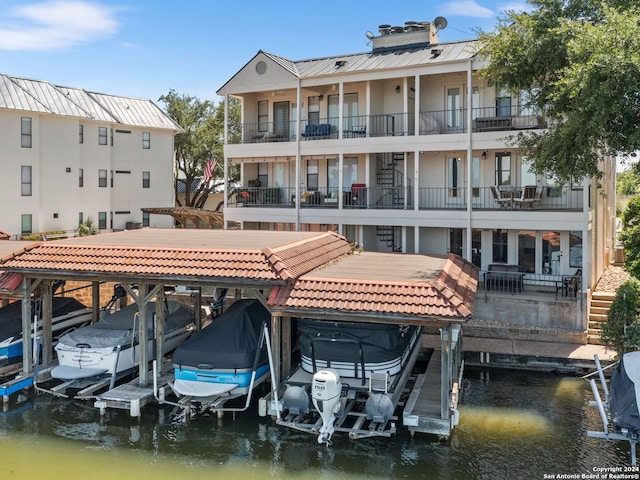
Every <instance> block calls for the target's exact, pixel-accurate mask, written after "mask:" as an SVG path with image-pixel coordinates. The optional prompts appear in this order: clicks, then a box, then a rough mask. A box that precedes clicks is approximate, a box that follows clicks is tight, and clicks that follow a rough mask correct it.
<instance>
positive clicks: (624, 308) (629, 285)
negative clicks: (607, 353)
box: [601, 278, 640, 356]
mask: <svg viewBox="0 0 640 480" xmlns="http://www.w3.org/2000/svg"><path fill="white" fill-rule="evenodd" d="M639 308H640V282H639V281H638V280H636V279H635V278H632V279H630V280H627V281H626V282H625V283H623V284H622V285H621V286H620V288H619V289H618V292H617V294H616V297H615V298H614V300H613V303H612V304H611V308H610V309H609V313H608V314H607V321H606V322H604V323H603V324H602V336H601V339H602V342H603V343H604V344H605V345H608V346H610V347H613V348H614V349H615V351H616V352H617V353H618V356H622V354H623V353H625V352H631V351H636V350H640V322H639V321H638V312H639Z"/></svg>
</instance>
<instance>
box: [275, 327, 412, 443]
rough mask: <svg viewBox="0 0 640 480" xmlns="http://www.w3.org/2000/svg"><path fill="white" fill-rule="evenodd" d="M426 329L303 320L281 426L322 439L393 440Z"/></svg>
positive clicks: (280, 408)
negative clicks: (298, 360)
mask: <svg viewBox="0 0 640 480" xmlns="http://www.w3.org/2000/svg"><path fill="white" fill-rule="evenodd" d="M421 332H422V329H421V328H420V327H415V326H398V325H393V324H382V323H377V324H372V323H351V322H329V321H321V320H309V319H300V320H299V321H298V333H299V342H300V355H301V363H300V367H299V368H298V369H297V370H296V371H294V372H293V374H292V375H291V376H290V377H289V378H287V380H286V381H285V382H284V383H285V385H286V388H285V390H284V395H283V396H282V399H281V400H277V403H278V405H277V406H276V414H277V415H278V419H277V423H278V424H279V425H283V426H287V427H290V428H293V429H296V430H300V431H306V432H309V433H312V434H315V435H318V443H327V444H328V443H330V441H331V436H332V435H333V433H334V431H339V432H345V433H348V434H349V436H350V438H353V439H355V438H364V437H371V436H390V435H391V434H392V433H394V432H395V419H396V416H395V411H396V407H397V406H398V404H399V401H400V397H401V394H402V392H403V391H404V388H405V385H406V384H407V381H408V380H409V377H410V374H411V371H412V369H413V367H414V365H415V363H416V360H417V357H418V355H419V352H420V350H421V342H420V338H421Z"/></svg>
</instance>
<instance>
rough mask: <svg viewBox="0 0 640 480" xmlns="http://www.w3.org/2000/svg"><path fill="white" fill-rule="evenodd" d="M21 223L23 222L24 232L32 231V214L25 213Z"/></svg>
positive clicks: (24, 233)
mask: <svg viewBox="0 0 640 480" xmlns="http://www.w3.org/2000/svg"><path fill="white" fill-rule="evenodd" d="M20 223H21V224H22V234H23V235H26V234H28V233H32V231H33V230H32V225H31V214H30V213H23V214H22V218H21V221H20Z"/></svg>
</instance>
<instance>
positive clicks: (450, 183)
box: [447, 158, 462, 197]
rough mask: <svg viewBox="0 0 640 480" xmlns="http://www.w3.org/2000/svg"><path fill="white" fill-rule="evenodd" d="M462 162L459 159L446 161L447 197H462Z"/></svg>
mask: <svg viewBox="0 0 640 480" xmlns="http://www.w3.org/2000/svg"><path fill="white" fill-rule="evenodd" d="M461 186H462V160H461V159H460V158H449V159H448V160H447V192H448V195H449V197H459V196H461V195H462V192H461V191H460V187H461Z"/></svg>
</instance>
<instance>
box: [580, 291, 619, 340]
mask: <svg viewBox="0 0 640 480" xmlns="http://www.w3.org/2000/svg"><path fill="white" fill-rule="evenodd" d="M615 296H616V294H615V293H613V292H594V293H593V295H592V296H591V303H590V305H589V321H588V323H589V325H588V327H587V343H590V344H592V345H602V342H601V340H600V334H601V333H602V323H603V322H606V321H607V313H608V312H609V308H611V303H612V302H613V299H614V298H615Z"/></svg>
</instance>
